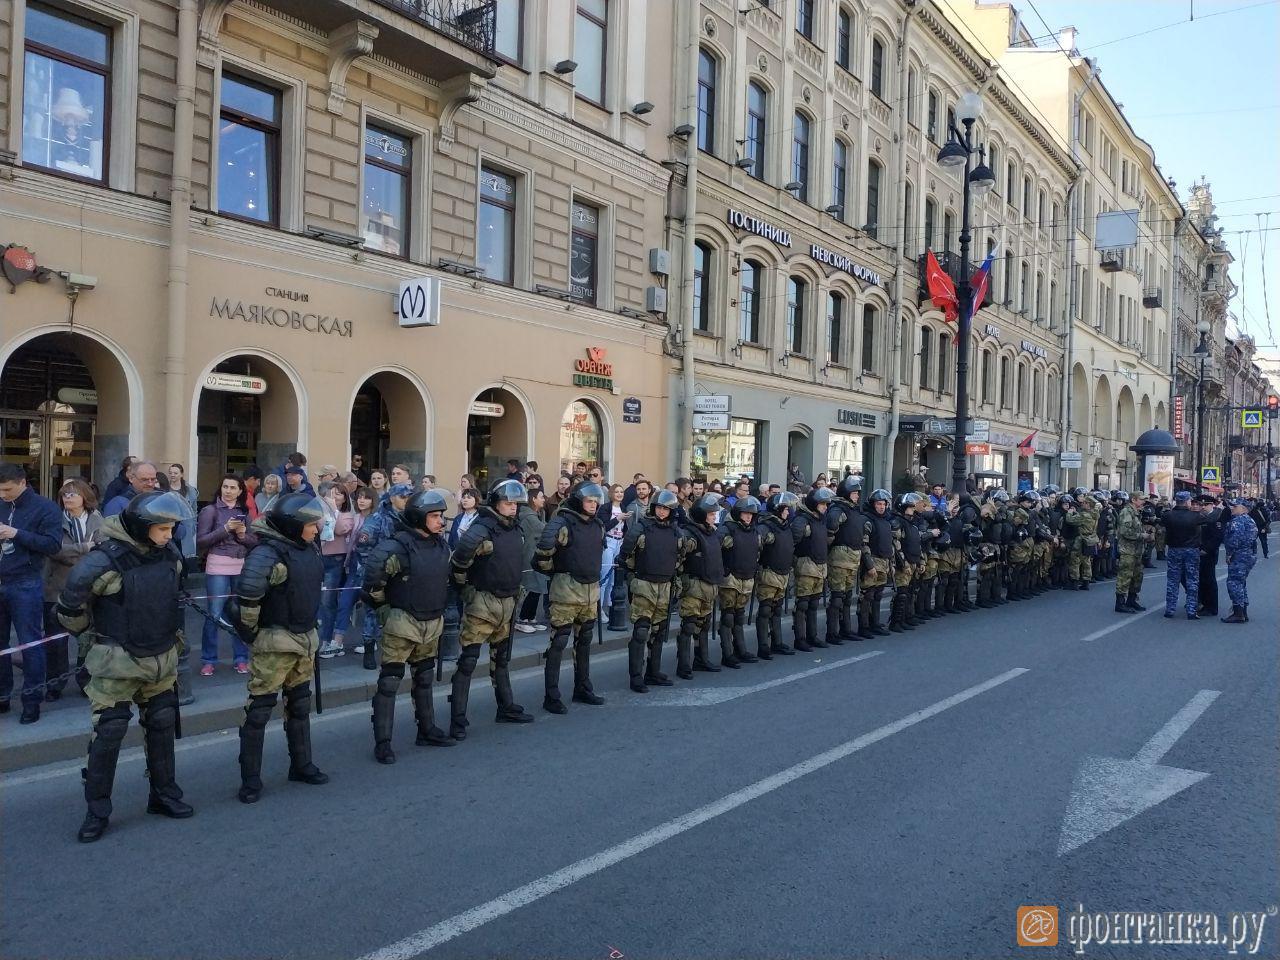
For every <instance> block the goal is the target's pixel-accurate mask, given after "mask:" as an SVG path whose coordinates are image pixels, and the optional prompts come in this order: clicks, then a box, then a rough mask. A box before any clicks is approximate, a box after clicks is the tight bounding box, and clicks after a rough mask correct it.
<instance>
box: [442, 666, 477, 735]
mask: <svg viewBox="0 0 1280 960" xmlns="http://www.w3.org/2000/svg"><path fill="white" fill-rule="evenodd" d="M479 660H480V644H478V643H473V644H470V645H468V646H465V647H463V648H462V649H461V650H460V651H459V652H458V662H457V664H456V665H455V666H454V668H453V679H452V680H450V681H449V736H451V737H453V739H454V740H465V739H467V727H468V726H469V725H470V721H468V720H467V703H468V701H470V699H471V674H473V673H475V670H476V663H477V662H479Z"/></svg>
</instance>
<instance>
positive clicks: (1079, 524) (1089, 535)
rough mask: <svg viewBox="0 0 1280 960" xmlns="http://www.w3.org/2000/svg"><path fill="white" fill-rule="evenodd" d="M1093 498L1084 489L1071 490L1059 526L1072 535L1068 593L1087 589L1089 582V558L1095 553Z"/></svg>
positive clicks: (1090, 565)
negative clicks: (1065, 527)
mask: <svg viewBox="0 0 1280 960" xmlns="http://www.w3.org/2000/svg"><path fill="white" fill-rule="evenodd" d="M1095 506H1096V505H1095V504H1094V501H1093V498H1092V497H1091V496H1089V494H1088V491H1086V490H1085V489H1084V487H1076V489H1075V490H1073V491H1071V503H1070V504H1069V505H1068V507H1067V515H1066V516H1065V517H1064V518H1063V523H1064V524H1065V525H1066V526H1067V527H1068V528H1069V529H1070V530H1071V531H1072V532H1073V534H1074V536H1072V538H1071V550H1070V552H1069V553H1068V555H1067V581H1068V583H1069V584H1070V586H1069V587H1068V588H1067V589H1069V590H1088V589H1089V581H1091V580H1092V579H1093V557H1094V554H1096V553H1097V552H1098V537H1097V533H1096V531H1097V529H1098V517H1097V514H1096V512H1095Z"/></svg>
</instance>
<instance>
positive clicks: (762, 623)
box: [756, 490, 800, 660]
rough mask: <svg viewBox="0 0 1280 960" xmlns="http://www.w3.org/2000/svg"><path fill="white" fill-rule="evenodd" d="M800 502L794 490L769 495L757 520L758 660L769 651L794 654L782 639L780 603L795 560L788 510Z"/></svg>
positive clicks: (788, 654)
mask: <svg viewBox="0 0 1280 960" xmlns="http://www.w3.org/2000/svg"><path fill="white" fill-rule="evenodd" d="M799 505H800V498H799V497H797V496H796V495H795V494H794V493H791V492H790V491H789V490H788V491H783V492H779V493H775V494H774V495H773V496H771V497H770V498H769V504H768V510H769V512H768V513H767V514H766V515H765V517H764V519H763V520H761V522H760V568H759V569H758V570H757V571H756V602H757V603H758V604H759V605H760V606H759V608H758V609H757V611H756V653H757V655H758V656H759V657H760V658H761V659H762V660H772V659H773V655H774V654H775V653H776V654H780V655H782V656H788V657H790V656H794V655H795V649H794V648H792V647H790V646H788V645H787V643H786V642H785V641H784V640H783V639H782V606H783V603H784V601H785V600H786V596H787V583H788V581H789V578H790V576H791V567H792V566H793V564H794V563H795V552H796V541H795V536H794V535H793V534H792V532H791V513H792V511H793V510H795V509H796V507H798V506H799Z"/></svg>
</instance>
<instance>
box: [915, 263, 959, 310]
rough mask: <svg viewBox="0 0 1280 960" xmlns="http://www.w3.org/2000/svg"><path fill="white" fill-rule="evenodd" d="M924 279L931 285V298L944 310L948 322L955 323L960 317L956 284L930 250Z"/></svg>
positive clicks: (925, 265)
mask: <svg viewBox="0 0 1280 960" xmlns="http://www.w3.org/2000/svg"><path fill="white" fill-rule="evenodd" d="M924 280H925V284H926V285H927V286H928V287H929V299H930V300H932V301H933V305H934V306H935V307H937V308H938V309H939V310H941V311H942V315H943V316H944V317H946V320H947V323H955V322H956V321H957V320H958V319H959V317H960V307H959V302H958V301H957V300H956V285H955V284H954V283H952V282H951V278H950V277H949V276H947V274H946V272H945V271H944V270H943V269H942V267H941V266H939V265H938V258H937V257H935V256H934V255H933V251H932V250H930V251H929V253H928V256H927V257H926V258H925V264H924Z"/></svg>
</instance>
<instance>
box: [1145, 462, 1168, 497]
mask: <svg viewBox="0 0 1280 960" xmlns="http://www.w3.org/2000/svg"><path fill="white" fill-rule="evenodd" d="M1146 492H1147V493H1148V494H1149V495H1152V496H1157V497H1164V498H1165V499H1169V498H1171V497H1172V496H1173V457H1172V456H1171V455H1168V454H1151V455H1148V457H1147V490H1146Z"/></svg>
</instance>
